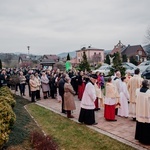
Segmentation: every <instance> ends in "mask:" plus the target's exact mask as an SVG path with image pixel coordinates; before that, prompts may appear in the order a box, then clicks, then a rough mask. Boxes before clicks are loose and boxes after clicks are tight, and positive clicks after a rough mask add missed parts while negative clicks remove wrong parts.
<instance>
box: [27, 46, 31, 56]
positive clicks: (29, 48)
mask: <svg viewBox="0 0 150 150" xmlns="http://www.w3.org/2000/svg"><path fill="white" fill-rule="evenodd" d="M27 48H28V55H29V50H30V46H27Z"/></svg>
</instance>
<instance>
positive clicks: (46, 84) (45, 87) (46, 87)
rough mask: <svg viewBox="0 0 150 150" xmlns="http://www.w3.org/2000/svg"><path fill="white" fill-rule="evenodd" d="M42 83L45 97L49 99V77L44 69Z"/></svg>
mask: <svg viewBox="0 0 150 150" xmlns="http://www.w3.org/2000/svg"><path fill="white" fill-rule="evenodd" d="M41 85H42V91H43V96H44V99H47V98H48V92H49V90H50V87H49V79H48V78H47V75H46V73H45V72H44V71H43V72H42V76H41Z"/></svg>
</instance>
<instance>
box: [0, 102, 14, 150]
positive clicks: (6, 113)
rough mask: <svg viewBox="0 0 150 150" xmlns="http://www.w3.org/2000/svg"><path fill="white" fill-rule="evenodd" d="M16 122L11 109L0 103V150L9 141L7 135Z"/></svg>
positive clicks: (4, 103)
mask: <svg viewBox="0 0 150 150" xmlns="http://www.w3.org/2000/svg"><path fill="white" fill-rule="evenodd" d="M15 120H16V115H15V113H14V112H13V110H12V107H11V106H10V105H9V104H8V103H7V102H6V101H3V100H1V101H0V149H1V148H2V146H3V144H4V143H6V142H7V141H8V139H9V133H10V130H11V129H12V126H13V124H14V122H15Z"/></svg>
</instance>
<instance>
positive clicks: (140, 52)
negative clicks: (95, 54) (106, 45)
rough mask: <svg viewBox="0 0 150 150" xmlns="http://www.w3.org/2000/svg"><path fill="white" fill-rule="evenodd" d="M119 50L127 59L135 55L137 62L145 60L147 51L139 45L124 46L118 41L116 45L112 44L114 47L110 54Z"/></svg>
mask: <svg viewBox="0 0 150 150" xmlns="http://www.w3.org/2000/svg"><path fill="white" fill-rule="evenodd" d="M116 52H119V53H120V54H121V55H126V56H127V58H128V60H129V59H130V57H135V58H137V60H138V61H139V62H143V61H146V60H147V53H146V52H145V50H144V49H143V47H142V46H141V45H132V46H131V45H128V46H125V45H123V44H122V43H121V41H119V43H118V44H117V45H115V46H114V49H113V50H112V51H111V52H110V54H111V55H113V54H114V53H116Z"/></svg>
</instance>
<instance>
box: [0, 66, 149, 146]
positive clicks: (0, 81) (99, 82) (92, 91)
mask: <svg viewBox="0 0 150 150" xmlns="http://www.w3.org/2000/svg"><path fill="white" fill-rule="evenodd" d="M0 86H8V87H10V88H12V87H15V91H17V90H19V91H20V96H25V93H26V92H25V90H26V86H28V92H29V96H30V97H31V102H35V101H37V100H40V99H41V97H43V99H48V98H49V97H51V98H52V99H57V100H58V102H61V112H62V113H65V114H67V117H68V118H73V117H74V116H73V115H72V112H73V110H75V109H76V106H75V101H74V96H75V95H77V97H78V100H79V101H81V109H80V113H79V119H78V121H79V122H80V123H82V124H87V125H95V124H97V122H96V120H95V111H98V110H100V109H101V107H104V118H105V119H106V120H107V121H117V119H116V115H118V116H120V117H124V118H128V117H131V118H132V119H133V121H136V133H135V139H137V140H139V141H140V142H142V143H144V144H150V101H149V99H150V90H149V82H148V81H147V80H144V79H143V78H141V76H140V70H139V69H136V70H135V73H134V75H133V76H131V75H130V73H127V74H126V75H125V76H121V73H120V71H119V70H116V71H115V73H114V76H111V77H108V78H107V80H106V79H105V78H104V76H103V74H102V73H100V72H96V73H92V72H83V71H76V70H74V71H72V70H70V71H68V72H60V71H59V70H42V69H35V70H33V69H30V68H18V69H17V68H14V69H2V70H1V72H0ZM41 91H42V95H41Z"/></svg>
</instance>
